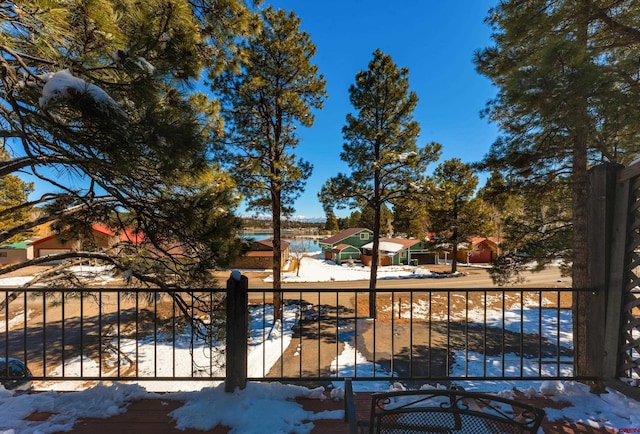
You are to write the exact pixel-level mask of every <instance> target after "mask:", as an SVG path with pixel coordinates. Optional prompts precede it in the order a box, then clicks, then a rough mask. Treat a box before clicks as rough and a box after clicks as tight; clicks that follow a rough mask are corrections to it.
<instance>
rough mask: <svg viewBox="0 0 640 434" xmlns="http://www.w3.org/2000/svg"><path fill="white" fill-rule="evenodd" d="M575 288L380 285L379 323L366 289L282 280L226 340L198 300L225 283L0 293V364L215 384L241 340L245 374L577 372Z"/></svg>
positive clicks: (275, 377) (446, 378)
mask: <svg viewBox="0 0 640 434" xmlns="http://www.w3.org/2000/svg"><path fill="white" fill-rule="evenodd" d="M89 291H90V292H89ZM574 291H575V289H568V288H567V289H563V288H558V289H549V288H535V289H532V288H526V289H524V288H518V289H502V288H500V289H496V288H487V289H475V288H474V289H447V290H444V289H436V288H434V289H407V290H395V291H388V290H380V291H377V292H376V293H375V296H376V297H377V307H378V310H377V316H376V319H375V320H373V319H371V318H370V317H369V313H368V308H369V299H368V297H369V296H370V294H369V292H368V290H335V289H332V290H328V289H318V290H307V289H304V290H294V289H283V290H282V291H281V292H282V295H283V300H284V306H283V314H282V321H274V318H273V306H272V304H271V301H272V300H271V297H272V293H271V291H265V290H249V291H248V297H247V298H248V314H249V328H248V338H247V342H246V344H245V343H244V342H237V341H238V339H237V338H235V339H233V340H229V341H225V337H226V336H229V335H232V334H231V333H226V330H225V327H224V323H225V322H224V319H223V318H222V319H221V318H220V317H219V315H220V314H224V312H221V311H220V308H219V304H216V303H213V302H212V303H211V306H217V307H216V309H217V310H214V309H213V308H212V309H211V311H209V312H208V311H207V310H206V306H205V308H204V309H203V306H202V303H203V300H205V305H206V300H207V299H210V300H219V299H220V298H221V297H223V296H224V290H217V292H216V291H215V290H212V291H210V292H199V293H197V294H196V295H195V296H194V294H190V295H189V296H187V297H183V298H181V300H183V304H180V305H179V304H177V303H176V298H175V297H172V296H171V294H167V293H165V292H161V291H153V290H146V289H145V290H142V289H140V290H132V289H129V288H101V289H95V288H91V289H90V290H82V291H81V290H78V289H43V288H37V289H36V288H29V289H22V288H0V306H3V307H4V308H3V309H2V308H0V360H2V359H8V358H16V359H20V360H22V361H24V362H25V363H26V364H27V365H28V367H29V369H30V370H31V372H32V374H33V378H34V380H42V381H46V380H55V381H59V380H82V381H89V380H114V381H115V380H117V381H146V380H154V381H156V380H164V381H166V380H171V381H175V380H179V381H184V380H189V381H195V380H197V381H202V380H207V381H222V380H224V379H225V375H226V368H225V363H226V362H225V353H226V352H228V351H231V350H232V347H234V346H235V347H237V346H238V345H240V346H241V347H242V346H245V345H246V348H247V378H248V379H249V380H261V381H283V382H307V381H314V382H315V381H320V382H329V381H333V380H340V379H344V378H353V379H354V380H358V381H360V380H362V381H371V380H377V381H380V380H384V381H402V382H411V381H417V382H421V383H422V384H424V383H425V382H441V383H442V382H451V381H461V380H538V379H576V377H575V376H574V371H573V354H574V346H573V333H572V311H571V301H572V293H573V292H574ZM185 300H186V301H187V303H186V304H184V301H185ZM189 300H191V301H189ZM190 303H191V304H190ZM196 304H200V305H198V306H196ZM185 312H187V313H191V314H192V316H193V317H194V318H195V317H197V318H196V319H197V321H195V322H194V321H193V320H185ZM195 312H197V315H196V314H195ZM196 328H199V329H198V330H196ZM203 328H204V330H203ZM0 375H2V373H0Z"/></svg>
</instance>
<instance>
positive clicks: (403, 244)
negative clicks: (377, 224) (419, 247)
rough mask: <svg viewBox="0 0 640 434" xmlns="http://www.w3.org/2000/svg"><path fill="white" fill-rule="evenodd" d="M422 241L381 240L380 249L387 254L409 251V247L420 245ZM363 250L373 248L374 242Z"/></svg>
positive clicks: (402, 239) (404, 239)
mask: <svg viewBox="0 0 640 434" xmlns="http://www.w3.org/2000/svg"><path fill="white" fill-rule="evenodd" d="M419 242H420V240H416V239H410V240H409V239H406V238H380V246H379V249H380V250H382V251H385V252H393V253H397V252H399V251H400V250H404V249H408V248H409V247H411V246H413V245H415V244H418V243H419ZM362 248H363V249H371V248H373V242H370V243H367V244H365V245H364V246H362Z"/></svg>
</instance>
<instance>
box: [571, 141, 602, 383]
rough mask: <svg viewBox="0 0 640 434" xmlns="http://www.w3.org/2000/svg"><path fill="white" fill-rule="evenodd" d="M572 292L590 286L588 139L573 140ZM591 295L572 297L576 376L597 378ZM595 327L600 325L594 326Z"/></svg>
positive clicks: (589, 293)
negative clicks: (591, 343) (592, 331)
mask: <svg viewBox="0 0 640 434" xmlns="http://www.w3.org/2000/svg"><path fill="white" fill-rule="evenodd" d="M573 142H574V148H573V184H572V200H573V268H572V276H571V277H572V280H573V288H575V289H586V288H589V287H590V286H591V278H590V275H589V274H590V273H589V266H588V265H589V264H588V248H589V246H588V243H587V230H588V226H587V207H586V203H587V183H588V178H587V146H586V139H585V138H583V137H576V138H574V140H573ZM591 297H592V293H591V292H590V291H576V292H574V293H573V335H574V348H575V351H576V354H575V359H574V372H575V374H576V375H577V376H591V375H593V374H594V365H595V361H594V360H591V357H589V354H590V353H591V352H592V350H591V349H590V348H589V335H590V334H591V329H590V327H589V324H590V318H591V315H590V312H589V310H590V309H589V307H590V305H591V303H589V299H590V298H591ZM593 324H598V322H597V321H596V322H594V323H593Z"/></svg>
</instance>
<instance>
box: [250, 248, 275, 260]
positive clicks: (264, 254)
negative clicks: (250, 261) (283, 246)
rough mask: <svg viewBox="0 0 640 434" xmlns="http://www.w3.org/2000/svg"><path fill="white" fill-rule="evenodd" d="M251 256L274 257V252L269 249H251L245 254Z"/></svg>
mask: <svg viewBox="0 0 640 434" xmlns="http://www.w3.org/2000/svg"><path fill="white" fill-rule="evenodd" d="M244 256H247V257H249V258H271V257H273V252H270V251H268V250H250V251H248V252H247V253H245V254H244Z"/></svg>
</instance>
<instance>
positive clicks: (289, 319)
mask: <svg viewBox="0 0 640 434" xmlns="http://www.w3.org/2000/svg"><path fill="white" fill-rule="evenodd" d="M386 268H387V269H386V270H385V271H384V273H386V274H383V275H381V277H382V278H403V277H405V276H407V275H410V274H411V273H413V272H414V270H413V267H386ZM84 271H87V270H84ZM357 273H368V269H364V270H363V269H360V270H359V269H357V268H355V267H346V266H343V267H340V266H336V265H334V264H331V263H328V262H325V261H321V260H318V259H314V258H305V259H303V260H302V268H301V270H300V276H299V277H296V276H295V274H296V273H295V271H294V272H290V273H288V274H287V275H286V276H285V278H286V279H306V280H298V281H310V280H309V279H311V278H314V277H312V276H315V279H318V280H311V281H321V280H319V279H333V280H351V279H353V278H356V277H355V276H358V277H357V278H359V279H362V278H363V277H362V275H358V274H357ZM420 273H422V274H424V277H426V276H428V275H429V274H428V273H429V272H428V271H425V270H422V271H420ZM364 278H365V279H366V277H364ZM27 279H28V278H21V281H22V282H24V281H25V280H27ZM16 284H17V281H15V280H12V281H7V280H5V279H0V285H3V286H12V285H16ZM413 309H414V315H419V312H420V306H419V305H416V306H414V307H413ZM514 309H515V310H514ZM514 309H512V310H508V311H507V312H505V317H504V322H505V324H506V325H507V328H508V329H509V330H511V331H515V332H518V331H520V327H523V331H525V332H527V331H529V328H530V327H531V326H532V324H535V326H536V327H537V322H538V319H539V318H543V322H542V325H543V328H544V329H545V333H547V332H548V333H556V334H557V333H559V334H560V335H559V336H560V341H561V342H562V344H563V346H568V347H571V346H572V336H571V330H570V327H571V320H570V315H569V316H567V317H566V318H565V317H564V316H561V318H560V321H559V322H558V320H557V319H556V318H557V317H556V318H554V316H555V310H553V312H554V314H550V315H547V314H546V313H545V309H542V311H541V310H539V309H524V310H523V311H522V312H521V310H520V307H517V306H516V307H515V308H514ZM403 310H405V309H404V308H403ZM521 313H524V315H525V317H524V318H525V319H524V320H523V323H522V326H521V322H520V315H521ZM470 315H471V317H470V319H471V320H473V311H471V312H470ZM482 315H484V311H483V312H482ZM25 316H26V317H28V312H27V314H26V315H24V314H23V315H21V316H20V317H15V318H13V319H12V320H11V321H10V322H9V324H5V323H0V330H2V331H4V330H7V329H8V328H11V327H14V326H16V325H17V324H19V323H21V322H23V321H24V318H25ZM488 317H489V318H491V317H495V318H500V322H502V321H503V319H502V312H495V314H494V313H492V312H491V311H489V312H488ZM512 317H513V318H517V320H514V321H510V318H512ZM295 321H296V316H295V310H294V309H286V310H285V319H284V323H283V325H282V326H275V327H274V325H273V317H272V312H271V311H270V310H269V308H268V307H267V308H266V309H262V308H261V307H260V308H256V309H255V310H252V327H251V330H252V331H253V332H254V333H255V334H254V335H252V338H251V339H250V352H249V374H250V375H257V376H259V375H261V373H262V371H263V370H266V371H268V370H269V368H270V366H272V365H273V364H274V363H276V361H277V360H276V359H277V357H276V358H273V357H271V358H270V357H268V356H267V357H265V355H269V354H272V355H273V354H275V355H279V354H280V348H286V347H287V346H288V345H289V343H290V341H291V337H292V331H291V330H292V327H293V325H294V324H295ZM534 331H535V330H534ZM265 336H267V338H266V339H264V337H265ZM120 346H121V349H122V350H123V351H125V352H126V351H128V350H130V351H131V352H133V351H135V342H133V341H122V342H120ZM270 348H277V351H271V350H270ZM163 349H166V350H167V351H172V350H173V348H172V347H171V346H170V345H167V346H166V347H164V346H163V345H162V342H161V339H160V342H158V346H157V347H156V349H155V350H154V349H153V343H152V342H145V341H141V342H138V345H137V351H138V353H139V354H140V369H141V370H150V369H154V368H153V367H154V366H158V362H162V361H163V360H169V359H171V358H172V357H171V356H163V354H162V353H163ZM222 350H223V345H222V344H220V345H217V346H216V347H215V349H214V350H213V352H209V353H208V354H203V353H202V352H200V351H198V348H195V349H194V351H193V352H190V351H189V349H188V346H185V348H184V349H179V350H178V351H177V352H176V366H177V368H176V369H178V370H185V371H186V372H191V370H192V369H193V368H194V364H192V363H193V362H195V365H202V366H205V365H208V366H213V367H214V369H215V365H216V364H215V363H212V360H213V361H215V360H217V359H218V358H221V357H222V352H221V351H222ZM153 351H158V353H157V356H156V355H155V353H154V352H153ZM192 353H193V354H192ZM192 357H193V359H192ZM199 357H202V359H199ZM456 360H457V361H458V362H456V363H455V364H454V365H453V366H452V375H454V376H459V375H462V374H464V373H466V374H467V375H469V376H474V375H476V376H477V375H483V371H482V370H483V369H488V373H490V372H492V369H498V370H501V369H502V363H503V359H502V357H496V358H489V359H483V356H482V355H481V354H477V353H473V352H466V353H463V354H458V355H457V357H456ZM79 363H80V359H79V358H78V359H75V360H71V361H68V362H67V364H66V365H65V375H72V374H73V372H74V369H76V370H78V366H79ZM82 363H83V370H84V372H85V375H91V374H90V372H87V370H89V371H90V370H91V369H92V366H93V367H94V369H96V370H97V366H96V365H95V361H91V360H90V359H87V358H86V357H85V358H84V359H83V362H82ZM524 363H525V365H524V366H522V367H520V365H519V364H520V357H519V356H518V357H516V356H514V355H510V354H506V355H505V356H504V364H505V366H508V367H509V369H515V370H517V371H518V372H519V370H520V368H522V369H523V370H525V371H527V370H537V369H538V366H537V364H536V363H537V360H536V359H534V360H527V359H525V362H524ZM331 366H332V372H335V373H336V374H339V375H340V376H354V374H355V370H356V367H357V373H358V375H360V376H372V375H373V373H374V372H375V373H376V376H381V377H388V378H392V377H393V373H390V372H385V371H384V369H383V368H382V367H381V366H379V365H377V364H374V363H371V362H369V361H368V360H367V359H366V358H365V357H364V356H363V355H362V354H360V353H359V352H357V351H356V350H355V349H354V348H353V347H352V346H351V345H349V343H348V342H345V344H344V350H343V352H342V353H341V354H340V355H339V356H338V357H336V359H335V360H334V361H333V363H332V365H331ZM57 369H58V370H61V369H62V367H61V366H60V367H58V368H57ZM158 369H160V370H162V369H169V368H167V367H163V365H162V363H160V364H159V368H158ZM213 373H214V375H216V372H215V371H214V372H213ZM551 374H553V373H551ZM207 375H208V374H207ZM220 375H222V373H220ZM462 385H463V386H464V387H465V388H466V389H467V390H483V391H494V392H497V393H499V394H501V395H503V396H510V395H511V394H513V393H514V392H513V390H514V388H515V389H517V390H519V391H522V392H523V393H525V394H526V395H530V396H537V395H539V394H540V393H541V392H544V393H545V394H553V395H554V397H553V398H552V399H553V400H554V401H566V402H568V403H570V404H571V406H569V407H567V408H564V409H562V410H555V409H551V408H547V409H546V411H547V414H548V418H549V419H550V420H552V421H553V420H560V419H563V418H564V419H566V420H569V421H574V422H582V423H585V424H587V425H588V426H591V427H607V428H610V429H612V430H616V429H617V430H621V432H624V430H625V429H633V430H636V429H640V403H638V402H636V401H633V400H631V399H628V398H626V397H624V396H622V395H620V394H619V393H617V392H615V391H612V390H611V391H609V393H607V394H603V395H601V396H597V395H593V394H591V393H589V390H588V387H587V386H585V385H583V384H580V383H575V382H571V381H567V382H560V381H545V382H533V381H527V382H504V381H496V382H487V381H483V382H478V381H465V382H463V383H462ZM334 386H335V389H334V393H335V395H336V396H340V395H341V391H342V389H341V388H342V383H341V382H337V381H336V382H335V383H334ZM36 388H37V389H38V391H39V392H40V393H34V394H25V393H14V392H12V391H7V390H4V389H3V388H2V387H1V386H0V415H2V417H0V434H18V433H50V432H59V431H68V430H70V429H71V428H72V427H73V424H74V423H75V422H76V421H77V420H78V418H81V417H98V418H106V417H109V416H112V415H115V414H118V413H121V412H124V411H126V406H127V404H128V403H129V402H131V401H134V400H137V399H140V398H149V399H171V400H177V401H182V402H184V405H183V406H182V407H180V408H178V409H177V410H175V411H173V412H172V413H171V417H173V418H174V419H175V420H176V423H177V426H178V428H181V429H184V428H196V429H203V430H205V429H210V428H213V427H214V426H216V425H217V424H224V425H227V426H230V427H232V429H233V431H232V432H233V433H264V432H274V433H275V432H282V433H289V432H295V433H308V432H310V431H311V429H312V423H313V420H315V419H319V418H322V419H330V418H335V419H340V418H342V417H343V413H342V411H337V412H331V413H330V414H313V413H310V412H308V411H306V410H304V409H302V407H301V405H299V404H298V403H296V402H295V401H292V398H295V397H311V398H318V399H322V398H323V397H324V395H323V394H322V391H323V390H322V388H319V389H308V388H305V387H300V386H292V385H283V384H277V383H276V384H255V383H250V384H249V385H248V387H247V388H246V389H245V390H241V391H236V392H235V393H233V394H227V393H225V392H224V385H221V384H219V383H217V382H211V381H207V382H184V383H180V382H163V383H159V382H146V383H145V382H139V383H128V384H123V383H113V384H112V383H102V384H98V385H94V386H93V387H89V388H87V386H86V384H85V383H84V382H75V383H70V382H64V383H56V382H48V383H40V384H37V385H36ZM70 388H72V389H74V391H72V392H64V393H63V392H61V390H67V391H68V390H69V389H70ZM399 388H403V386H402V385H401V384H397V383H393V382H390V381H379V382H363V381H356V382H354V389H355V390H356V391H380V390H389V389H394V390H395V389H399ZM157 391H163V392H170V393H168V394H162V395H159V394H157V393H155V392H157ZM212 408H215V409H216V411H215V412H212V411H211V409H212ZM34 411H42V412H52V413H55V415H54V416H52V417H50V418H49V419H48V420H46V421H27V420H24V418H25V417H26V416H28V415H29V414H31V413H32V412H34ZM634 432H635V431H634Z"/></svg>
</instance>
